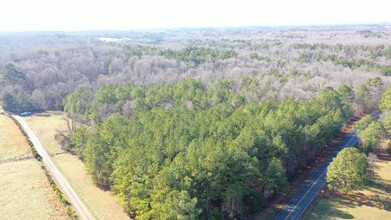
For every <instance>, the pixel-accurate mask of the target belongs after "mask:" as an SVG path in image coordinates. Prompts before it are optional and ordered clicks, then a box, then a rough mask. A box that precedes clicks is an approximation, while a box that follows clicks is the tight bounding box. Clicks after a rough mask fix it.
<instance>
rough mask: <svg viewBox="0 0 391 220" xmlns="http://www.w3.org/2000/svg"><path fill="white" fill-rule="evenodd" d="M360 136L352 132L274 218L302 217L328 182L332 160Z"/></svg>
mask: <svg viewBox="0 0 391 220" xmlns="http://www.w3.org/2000/svg"><path fill="white" fill-rule="evenodd" d="M379 115H380V112H377V113H375V114H373V116H372V120H377V119H378V118H379ZM358 140H359V139H358V137H357V134H356V132H354V131H353V132H351V133H350V134H349V135H348V136H347V137H346V138H345V139H344V140H343V141H342V142H341V143H340V144H339V145H338V147H337V149H335V151H333V153H331V154H330V155H329V157H328V158H327V160H326V161H325V162H323V164H322V166H321V167H320V168H319V169H318V170H316V171H315V172H314V173H313V174H312V176H311V177H310V179H309V180H307V182H306V184H305V185H304V186H302V187H301V188H300V189H299V191H297V193H296V194H295V195H294V196H293V197H292V199H291V200H289V202H288V203H287V204H286V206H285V207H284V208H283V209H282V210H281V211H280V212H279V213H278V214H277V215H276V216H275V217H274V220H288V219H289V220H296V219H299V218H300V217H301V215H302V214H303V213H304V211H305V210H306V209H307V207H308V206H309V205H310V204H311V202H312V201H313V200H314V198H315V197H316V195H317V194H318V193H319V191H320V190H321V189H322V187H323V185H324V184H326V171H327V167H328V165H329V164H330V162H331V161H332V160H333V158H334V157H335V156H337V154H338V152H340V151H341V150H342V149H344V148H345V147H353V146H354V145H356V144H357V142H358Z"/></svg>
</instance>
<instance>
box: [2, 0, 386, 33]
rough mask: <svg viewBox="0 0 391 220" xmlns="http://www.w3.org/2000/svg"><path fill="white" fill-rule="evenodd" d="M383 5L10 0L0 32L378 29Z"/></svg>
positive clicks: (376, 0) (379, 0)
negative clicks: (360, 26) (364, 26)
mask: <svg viewBox="0 0 391 220" xmlns="http://www.w3.org/2000/svg"><path fill="white" fill-rule="evenodd" d="M387 6H388V4H387V1H385V0H372V1H351V0H349V1H337V0H330V1H327V2H325V1H310V0H297V1H288V0H276V1H273V2H269V1H262V0H261V1H255V0H241V1H220V0H219V1H213V2H209V1H207V0H199V1H179V0H167V1H154V0H146V1H142V2H141V1H124V0H111V1H103V0H102V1H99V2H96V1H92V0H85V1H82V2H80V1H77V0H69V1H66V2H65V1H64V2H55V1H48V0H36V1H27V0H15V1H8V2H5V3H3V8H4V9H5V10H3V12H2V13H1V14H0V32H26V31H92V30H96V31H99V30H114V31H115V30H153V29H175V28H215V27H217V28H224V27H258V26H270V27H281V26H329V25H355V24H379V23H389V22H391V13H388V7H387Z"/></svg>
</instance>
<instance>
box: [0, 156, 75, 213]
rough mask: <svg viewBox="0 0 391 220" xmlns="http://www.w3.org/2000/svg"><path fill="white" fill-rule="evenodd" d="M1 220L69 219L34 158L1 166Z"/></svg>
mask: <svg viewBox="0 0 391 220" xmlns="http://www.w3.org/2000/svg"><path fill="white" fill-rule="evenodd" d="M0 176H1V178H0V195H1V196H0V218H1V219H69V217H68V216H67V214H66V212H65V211H64V208H63V206H62V204H61V203H60V202H59V201H58V199H57V197H56V196H55V194H54V192H53V189H52V187H51V186H50V185H49V182H48V180H47V178H46V176H45V174H44V171H43V170H42V169H41V167H40V164H39V162H38V161H36V160H35V159H29V160H25V161H15V162H8V163H3V164H0Z"/></svg>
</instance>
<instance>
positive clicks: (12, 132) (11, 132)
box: [0, 114, 31, 160]
mask: <svg viewBox="0 0 391 220" xmlns="http://www.w3.org/2000/svg"><path fill="white" fill-rule="evenodd" d="M26 153H31V149H30V146H29V145H28V143H27V141H26V138H25V137H24V136H23V134H22V132H21V131H20V130H19V128H18V126H16V124H15V122H14V121H13V120H12V119H11V118H10V117H8V116H7V115H4V114H0V160H6V159H11V158H15V157H19V156H22V155H24V154H26Z"/></svg>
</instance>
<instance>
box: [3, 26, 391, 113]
mask: <svg viewBox="0 0 391 220" xmlns="http://www.w3.org/2000/svg"><path fill="white" fill-rule="evenodd" d="M351 28H355V29H357V32H354V31H353V32H352V31H351ZM363 28H367V29H368V30H370V31H374V33H375V31H380V30H381V31H380V32H379V37H376V38H374V39H373V40H371V41H368V39H367V38H366V37H364V36H362V35H361V34H360V33H361V32H360V30H362V29H363ZM373 28H374V27H371V26H368V27H349V28H347V29H344V28H342V29H308V30H298V29H294V28H293V29H289V30H288V29H279V28H275V29H273V28H272V29H264V28H240V29H199V30H198V29H197V30H167V31H162V32H150V33H149V32H119V31H118V32H79V33H60V32H53V33H51V32H47V33H39V32H38V33H24V34H23V33H19V34H18V33H8V34H7V33H0V99H1V101H2V102H3V105H4V108H5V109H6V110H7V111H11V112H15V113H20V112H23V111H32V112H34V111H45V110H62V109H63V107H64V105H63V99H64V98H65V97H66V96H67V95H68V94H70V93H72V92H74V91H76V90H79V89H84V88H90V89H92V90H97V89H98V88H99V87H100V86H101V85H107V84H113V85H118V84H132V85H144V86H147V85H151V84H159V83H162V82H176V81H178V80H183V79H196V80H198V81H201V82H202V84H203V85H205V86H207V85H210V84H214V83H216V82H218V81H220V80H221V79H228V80H230V81H233V82H234V84H233V87H234V90H235V91H239V90H241V89H242V84H241V82H242V81H243V80H244V79H246V78H248V77H250V78H251V79H253V81H254V83H255V84H256V86H255V88H256V89H255V91H256V93H257V95H256V96H257V97H256V98H255V99H258V98H259V99H262V100H267V99H272V100H278V99H283V98H287V97H296V98H298V99H309V98H313V97H314V96H315V95H316V94H317V93H318V92H319V90H320V89H321V88H323V87H328V86H331V87H333V88H334V89H335V88H337V87H338V86H340V85H343V84H346V85H349V86H351V87H352V88H356V89H357V88H358V86H359V85H361V84H363V83H364V82H365V81H366V80H367V79H368V78H374V77H377V76H379V77H381V79H382V80H383V81H384V82H385V83H386V84H388V82H389V79H388V77H387V76H388V75H390V74H391V63H390V62H389V60H390V59H389V57H390V51H391V49H390V43H389V41H388V37H389V36H390V35H391V34H390V32H389V29H388V28H387V27H377V28H379V29H376V30H375V29H373ZM365 30H366V29H365ZM365 30H364V31H365ZM341 36H344V37H341ZM367 37H372V36H367ZM304 42H306V43H304ZM254 83H253V84H254ZM253 88H254V87H253ZM251 93H253V92H252V91H251ZM242 95H243V94H242ZM243 96H245V95H243ZM246 96H248V97H245V98H246V100H247V99H249V98H250V99H251V97H250V96H251V95H246Z"/></svg>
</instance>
